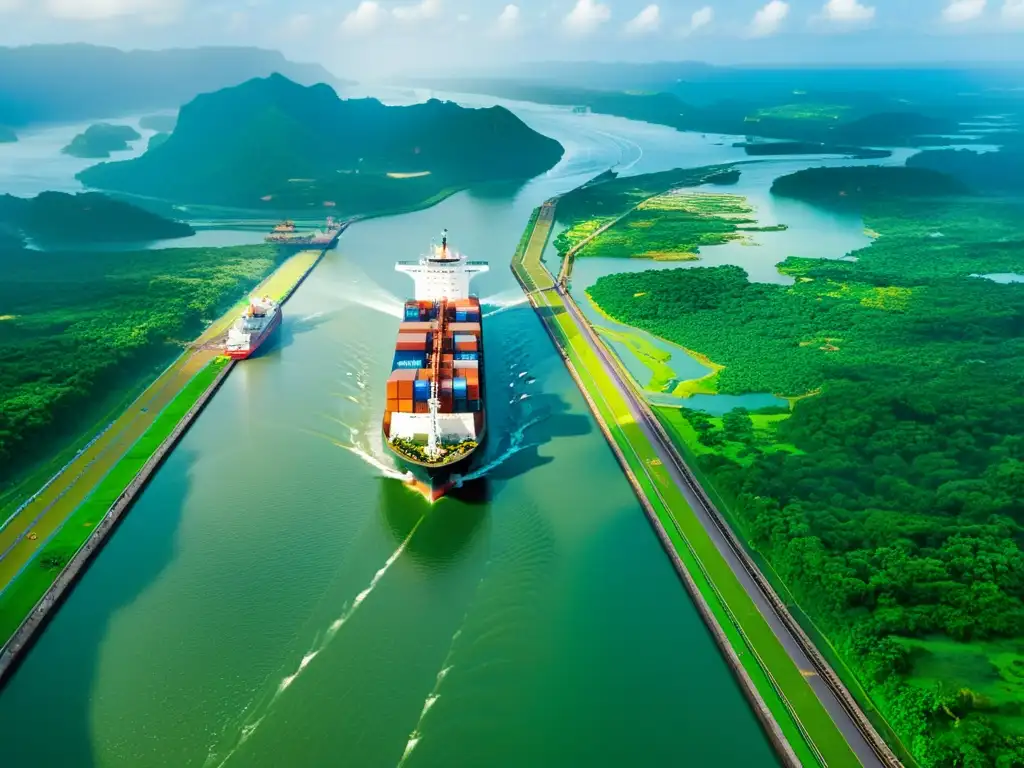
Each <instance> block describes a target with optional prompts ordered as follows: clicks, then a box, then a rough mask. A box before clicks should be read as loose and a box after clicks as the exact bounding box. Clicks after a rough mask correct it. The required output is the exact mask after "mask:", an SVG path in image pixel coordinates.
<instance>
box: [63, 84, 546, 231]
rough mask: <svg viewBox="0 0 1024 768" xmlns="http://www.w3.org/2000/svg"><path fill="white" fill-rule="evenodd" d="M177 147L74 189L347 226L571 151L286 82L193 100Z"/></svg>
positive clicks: (506, 120)
mask: <svg viewBox="0 0 1024 768" xmlns="http://www.w3.org/2000/svg"><path fill="white" fill-rule="evenodd" d="M243 115H244V116H245V118H244V120H243V119H240V116H243ZM173 136H174V140H173V141H170V142H167V143H165V144H163V145H160V146H158V147H155V148H154V149H152V150H151V151H149V152H146V153H145V154H144V155H142V156H141V157H138V158H135V159H132V160H127V161H123V162H112V163H101V164H99V165H97V166H94V167H91V168H87V169H86V170H84V171H82V172H81V173H80V174H78V178H79V180H81V181H82V183H83V184H85V185H86V186H88V187H93V188H96V189H103V190H112V191H118V192H127V193H132V194H139V195H145V196H149V197H155V198H160V199H163V200H166V201H171V202H180V203H188V204H193V205H194V204H206V205H214V206H232V207H236V208H244V209H264V210H302V209H310V208H320V209H322V208H323V207H324V206H328V207H330V208H331V209H332V210H335V211H336V212H338V213H341V214H343V215H347V214H353V213H374V212H384V211H390V210H395V209H405V208H413V207H417V206H422V205H426V204H429V203H431V202H433V201H436V200H438V199H440V198H441V197H444V196H445V195H448V194H451V193H452V192H453V191H456V190H459V189H464V188H466V187H468V186H471V185H475V184H482V183H486V182H494V181H512V180H526V179H528V178H530V177H532V176H535V175H537V174H539V173H543V172H544V171H546V170H548V169H549V168H551V167H552V166H554V165H555V164H556V163H557V162H558V161H559V159H560V158H561V157H562V154H563V151H564V150H563V149H562V146H561V145H560V144H559V143H558V142H556V141H554V140H553V139H550V138H548V137H546V136H542V135H541V134H539V133H537V132H536V131H534V130H532V129H531V128H529V127H527V126H526V124H525V123H523V122H522V121H521V120H520V119H519V118H518V117H516V116H515V115H513V114H512V113H511V112H510V111H508V110H507V109H504V108H503V107H492V108H489V109H467V108H465V107H461V106H459V105H457V104H454V103H451V102H441V101H438V100H431V101H428V102H426V103H424V104H416V105H413V106H407V107H391V106H385V105H383V104H382V103H381V102H379V101H378V100H376V99H352V100H342V99H339V98H338V96H337V94H336V93H335V92H334V90H333V89H332V88H330V87H329V86H327V85H323V84H320V85H314V86H311V87H304V86H302V85H299V84H297V83H294V82H292V81H291V80H288V79H287V78H285V77H283V76H281V75H273V76H271V77H269V78H258V79H253V80H249V81H247V82H245V83H242V84H241V85H238V86H235V87H233V88H225V89H223V90H220V91H216V92H214V93H210V94H204V95H202V96H199V97H197V98H196V99H194V100H193V101H191V102H189V103H188V104H186V105H185V106H184V107H182V108H181V111H180V113H179V116H178V123H177V125H176V127H175V129H174V134H173Z"/></svg>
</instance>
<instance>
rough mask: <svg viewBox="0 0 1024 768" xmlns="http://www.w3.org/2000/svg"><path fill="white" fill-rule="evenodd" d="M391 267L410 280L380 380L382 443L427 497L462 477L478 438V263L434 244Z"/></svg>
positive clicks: (481, 414)
mask: <svg viewBox="0 0 1024 768" xmlns="http://www.w3.org/2000/svg"><path fill="white" fill-rule="evenodd" d="M395 269H396V270H398V271H399V272H404V273H406V274H408V275H410V276H411V277H412V278H413V279H414V280H415V281H416V290H415V294H414V295H415V298H414V299H412V300H410V301H407V302H406V304H405V310H404V320H405V321H404V322H403V323H402V325H401V326H400V327H399V330H398V339H397V341H396V343H395V357H394V361H393V363H392V370H391V375H390V376H389V377H388V382H387V403H386V407H385V409H384V419H383V425H382V426H383V431H384V441H385V444H386V445H387V446H388V448H389V449H390V450H391V451H392V452H393V453H394V454H395V456H396V457H397V458H398V459H399V461H400V462H401V463H402V464H403V465H404V466H405V467H406V468H407V469H408V470H409V471H411V472H412V474H413V476H414V477H415V479H416V481H417V483H418V484H419V485H420V486H421V487H422V489H423V490H424V491H425V493H426V494H427V495H428V496H429V497H430V498H431V499H437V498H439V497H440V496H443V495H444V493H445V492H446V491H447V490H448V489H449V488H450V487H451V485H452V483H453V482H454V481H455V479H456V478H457V476H459V475H463V474H465V473H466V471H467V470H468V468H469V466H470V465H471V463H472V461H473V457H474V454H475V453H476V451H477V450H478V449H479V448H480V446H481V445H482V444H483V442H484V436H485V434H486V427H487V424H486V418H485V410H484V401H483V398H484V390H483V361H484V357H483V326H482V324H481V322H482V316H481V313H480V300H479V299H478V298H476V297H475V296H470V295H469V281H470V279H471V278H472V276H473V275H475V274H478V273H480V272H486V271H487V269H488V267H487V264H486V263H485V262H480V261H467V260H466V259H465V258H464V257H463V256H462V255H461V254H457V253H455V252H454V251H452V250H451V249H449V247H448V232H447V230H445V231H444V233H442V238H441V245H440V246H435V247H434V248H433V249H432V252H431V253H430V255H428V256H425V257H424V258H422V259H420V260H418V261H408V262H399V263H398V264H397V265H396V266H395Z"/></svg>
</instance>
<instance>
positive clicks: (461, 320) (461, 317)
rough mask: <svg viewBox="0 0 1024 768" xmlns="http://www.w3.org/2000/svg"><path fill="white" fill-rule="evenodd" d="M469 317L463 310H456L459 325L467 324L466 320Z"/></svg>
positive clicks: (456, 319)
mask: <svg viewBox="0 0 1024 768" xmlns="http://www.w3.org/2000/svg"><path fill="white" fill-rule="evenodd" d="M467 317H468V315H467V314H466V313H465V312H464V311H463V310H461V309H460V310H456V312H455V322H457V323H464V322H466V318H467Z"/></svg>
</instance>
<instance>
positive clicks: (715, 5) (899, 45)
mask: <svg viewBox="0 0 1024 768" xmlns="http://www.w3.org/2000/svg"><path fill="white" fill-rule="evenodd" d="M69 41H75V42H90V43H96V44H103V45H114V46H118V47H121V48H163V47H188V46H194V45H258V46H261V47H269V48H276V49H279V50H281V51H283V52H284V53H285V54H286V55H287V56H289V57H290V58H293V59H295V60H299V61H316V62H319V63H321V64H323V65H324V66H326V67H328V68H329V69H330V70H332V71H333V72H335V73H336V74H338V75H342V76H346V75H347V76H354V77H372V76H374V75H381V76H387V75H391V74H398V73H403V74H415V73H416V71H418V70H422V71H434V70H438V69H447V68H452V69H462V70H465V71H467V72H471V71H472V70H473V68H474V67H480V66H488V67H491V68H493V67H496V66H503V65H507V64H513V63H515V62H521V61H548V60H596V61H654V60H658V61H667V60H700V61H708V62H711V63H715V64H847V63H850V64H858V63H872V64H887V63H901V62H919V63H938V62H947V61H950V62H952V61H970V62H983V61H1019V60H1024V0H661V2H648V1H647V0H516V2H511V3H510V2H507V0H405V1H404V2H402V1H396V0H331V1H330V2H325V1H324V0H0V44H2V45H22V44H26V43H39V42H69Z"/></svg>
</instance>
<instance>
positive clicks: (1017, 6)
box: [1003, 0, 1024, 24]
mask: <svg viewBox="0 0 1024 768" xmlns="http://www.w3.org/2000/svg"><path fill="white" fill-rule="evenodd" d="M1003 19H1004V20H1005V21H1009V22H1012V23H1014V24H1020V23H1024V0H1006V2H1005V3H1003Z"/></svg>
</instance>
